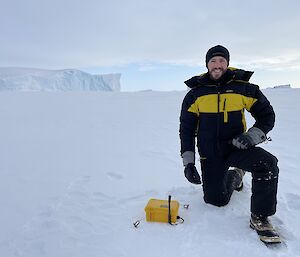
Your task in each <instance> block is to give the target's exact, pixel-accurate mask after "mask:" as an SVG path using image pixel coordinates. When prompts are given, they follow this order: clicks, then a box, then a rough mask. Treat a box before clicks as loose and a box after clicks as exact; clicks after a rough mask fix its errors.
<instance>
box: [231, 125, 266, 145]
mask: <svg viewBox="0 0 300 257" xmlns="http://www.w3.org/2000/svg"><path fill="white" fill-rule="evenodd" d="M266 139H267V137H266V134H265V133H264V132H263V131H262V130H261V129H259V128H256V127H252V128H250V129H249V130H248V131H247V132H245V133H243V134H240V135H238V136H237V137H235V138H234V139H232V144H233V145H234V146H235V147H237V148H239V149H248V148H250V147H251V146H255V145H257V144H259V143H262V142H264V141H266Z"/></svg>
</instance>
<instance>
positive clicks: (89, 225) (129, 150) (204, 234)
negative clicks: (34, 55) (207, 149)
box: [0, 89, 300, 257]
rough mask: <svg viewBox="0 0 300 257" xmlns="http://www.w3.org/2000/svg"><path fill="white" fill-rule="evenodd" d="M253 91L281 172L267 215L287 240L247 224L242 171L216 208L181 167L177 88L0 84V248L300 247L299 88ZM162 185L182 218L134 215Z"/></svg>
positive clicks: (186, 254)
mask: <svg viewBox="0 0 300 257" xmlns="http://www.w3.org/2000/svg"><path fill="white" fill-rule="evenodd" d="M264 92H265V94H266V95H267V96H268V97H269V99H270V100H271V102H272V104H273V106H274V109H275V111H276V114H277V119H276V126H275V128H274V130H273V131H272V132H271V133H269V136H271V137H272V139H273V141H272V142H269V143H268V144H263V145H262V146H263V147H264V148H265V149H267V150H269V151H271V152H272V153H273V154H275V155H276V156H277V157H278V159H279V167H280V172H281V173H280V182H279V189H278V211H277V213H276V215H275V216H273V217H272V218H271V220H272V222H273V224H274V225H275V227H277V229H278V230H279V232H280V233H281V235H282V237H283V239H284V240H285V241H286V244H287V247H284V246H283V247H280V248H279V249H275V250H274V249H269V248H267V247H266V246H264V245H263V244H262V243H261V242H260V241H259V240H258V238H257V235H256V233H255V232H254V231H252V230H251V229H250V228H249V215H250V213H249V206H250V195H251V176H250V174H246V176H245V187H244V190H243V191H241V192H234V194H233V196H232V199H231V202H230V203H229V204H228V205H227V206H225V207H221V208H218V207H214V206H212V205H208V204H205V203H204V202H203V199H202V197H203V193H202V188H201V186H196V185H192V184H190V183H189V182H188V181H187V180H186V179H185V178H184V175H183V167H182V163H181V158H180V156H179V136H178V127H179V112H180V107H181V102H182V99H183V97H184V95H185V94H186V92H136V93H116V92H102V93H89V92H85V93H80V92H61V93H40V92H1V94H0V120H1V127H0V131H1V133H0V175H1V176H0V177H1V180H0V205H1V219H0V227H1V229H0V256H1V257H2V256H3V257H11V256H14V257H23V256H26V257H43V256H45V257H46V256H47V257H70V256H72V257H119V256H131V257H140V256H143V257H153V256H160V257H164V256H165V257H170V256H179V257H191V256H193V257H195V256H199V257H200V256H201V257H206V256H209V257H214V256H216V257H220V256H235V257H242V256H255V257H268V256H272V257H273V256H289V257H293V256H300V244H299V239H300V220H299V215H300V185H299V181H300V172H299V166H300V159H299V156H300V154H299V153H300V151H299V145H300V136H299V134H298V132H299V131H298V129H299V125H300V122H299V119H298V118H297V117H299V113H298V112H299V106H300V103H299V98H300V90H298V89H289V90H283V89H282V90H265V91H264ZM248 120H249V125H251V123H252V122H253V120H252V118H250V117H248ZM198 169H200V168H199V165H198ZM169 194H171V195H172V198H173V199H176V200H178V201H179V202H180V203H181V207H180V210H179V215H180V216H182V217H183V218H184V219H185V222H184V223H183V224H180V225H178V226H170V225H168V224H164V223H148V222H146V221H145V220H142V221H141V224H140V225H139V227H138V228H135V227H134V226H133V222H134V221H136V220H139V219H142V218H144V217H145V212H144V207H145V206H146V204H147V202H148V200H149V199H150V198H158V199H167V196H168V195H169ZM183 204H190V208H189V209H188V210H186V209H184V208H182V205H183Z"/></svg>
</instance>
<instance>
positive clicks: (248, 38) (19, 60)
mask: <svg viewBox="0 0 300 257" xmlns="http://www.w3.org/2000/svg"><path fill="white" fill-rule="evenodd" d="M0 3H1V5H0V6H1V15H0V35H1V39H0V46H1V47H0V66H1V67H9V66H17V67H34V68H45V69H64V68H76V69H81V70H85V71H89V72H91V73H103V72H105V73H110V72H121V73H122V81H123V83H124V85H123V89H125V90H139V89H141V90H143V89H146V88H153V89H162V90H169V89H171V90H172V89H176V90H177V89H180V88H182V89H183V88H184V86H183V85H182V81H183V80H185V79H188V77H189V76H191V75H196V74H198V73H202V72H205V71H206V69H205V64H204V58H205V54H206V51H207V50H208V48H210V47H211V46H213V45H216V44H222V45H224V46H226V47H227V48H228V49H229V51H230V54H231V62H230V65H231V66H235V67H240V68H244V69H250V70H254V71H255V75H254V77H253V80H254V83H257V84H259V85H261V86H262V87H266V86H271V85H277V84H286V83H290V84H291V85H292V86H293V87H296V86H298V87H300V76H299V74H300V43H299V42H300V15H299V10H300V1H298V0H285V1H281V0H277V1H275V0H272V1H271V0H270V1H269V0H267V1H263V0H260V1H258V0H251V1H241V0H239V1H230V0H227V1H201V0H185V1H179V0H148V1H146V0H123V1H121V0H106V1H104V0H85V1H82V0H44V1H43V0H18V1H16V0H0ZM195 73H196V74H195ZM151 79H152V80H151ZM151 85H153V86H151Z"/></svg>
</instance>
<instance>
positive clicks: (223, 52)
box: [205, 45, 230, 67]
mask: <svg viewBox="0 0 300 257" xmlns="http://www.w3.org/2000/svg"><path fill="white" fill-rule="evenodd" d="M215 56H222V57H224V58H225V59H226V60H227V63H228V65H229V59H230V56H229V51H228V50H227V48H225V47H224V46H221V45H216V46H214V47H212V48H210V49H209V50H208V51H207V53H206V58H205V63H206V67H207V63H208V62H209V60H210V59H211V58H213V57H215Z"/></svg>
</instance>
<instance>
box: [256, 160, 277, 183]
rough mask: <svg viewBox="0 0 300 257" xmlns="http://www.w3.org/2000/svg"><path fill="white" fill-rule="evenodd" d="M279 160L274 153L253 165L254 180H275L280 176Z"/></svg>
mask: <svg viewBox="0 0 300 257" xmlns="http://www.w3.org/2000/svg"><path fill="white" fill-rule="evenodd" d="M277 163H278V160H277V158H276V157H275V156H273V155H272V154H269V155H268V156H266V157H265V158H264V159H262V160H260V161H259V162H257V163H255V164H254V165H253V169H252V174H253V179H254V180H273V179H277V178H278V174H279V168H278V165H277Z"/></svg>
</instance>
